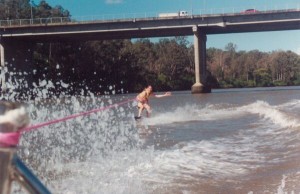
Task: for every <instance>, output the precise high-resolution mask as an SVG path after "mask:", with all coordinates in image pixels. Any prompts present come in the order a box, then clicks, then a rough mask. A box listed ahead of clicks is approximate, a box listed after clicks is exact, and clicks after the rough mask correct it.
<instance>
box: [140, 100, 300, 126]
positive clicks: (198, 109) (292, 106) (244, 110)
mask: <svg viewBox="0 0 300 194" xmlns="http://www.w3.org/2000/svg"><path fill="white" fill-rule="evenodd" d="M298 109H300V100H292V101H289V102H287V103H284V104H280V105H270V104H269V103H268V102H265V101H256V102H253V103H250V104H248V105H243V106H238V105H233V104H206V105H205V106H203V105H202V106H201V105H198V104H186V105H185V106H182V107H177V108H176V109H175V110H173V111H168V112H154V113H153V115H152V117H151V118H145V119H144V120H143V123H144V124H146V125H164V124H172V123H184V122H191V121H213V120H218V121H219V120H226V119H231V120H232V119H239V118H241V117H244V116H249V115H258V116H259V119H260V120H258V121H257V122H269V123H271V124H274V125H278V126H280V127H283V128H297V127H300V120H299V119H298V117H297V114H295V113H294V112H298Z"/></svg>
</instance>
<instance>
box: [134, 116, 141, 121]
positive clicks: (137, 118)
mask: <svg viewBox="0 0 300 194" xmlns="http://www.w3.org/2000/svg"><path fill="white" fill-rule="evenodd" d="M134 119H135V120H141V119H142V117H138V116H134Z"/></svg>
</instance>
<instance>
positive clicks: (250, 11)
mask: <svg viewBox="0 0 300 194" xmlns="http://www.w3.org/2000/svg"><path fill="white" fill-rule="evenodd" d="M258 12H259V11H258V10H256V9H246V10H245V11H242V12H241V13H258Z"/></svg>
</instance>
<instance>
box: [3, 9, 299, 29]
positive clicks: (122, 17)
mask: <svg viewBox="0 0 300 194" xmlns="http://www.w3.org/2000/svg"><path fill="white" fill-rule="evenodd" d="M281 7H282V6H281ZM278 8H279V6H273V7H271V8H270V7H260V8H256V7H247V8H244V7H239V8H215V9H191V10H190V11H189V15H191V16H192V15H200V16H209V15H227V14H247V13H245V12H244V11H245V10H246V9H255V10H258V12H255V13H252V14H256V13H262V12H267V13H271V12H272V13H276V12H282V11H292V10H293V11H300V4H298V5H296V6H295V5H293V6H288V5H286V6H285V7H283V9H278ZM170 12H172V11H170ZM173 12H174V11H173ZM166 13H168V12H166ZM147 18H159V13H157V12H147V13H126V14H125V13H124V14H102V15H90V16H72V17H71V18H70V17H51V18H32V19H11V20H10V19H7V20H0V27H9V26H28V25H51V24H56V25H57V24H66V23H86V22H93V21H97V22H101V21H103V22H107V21H126V20H135V19H147Z"/></svg>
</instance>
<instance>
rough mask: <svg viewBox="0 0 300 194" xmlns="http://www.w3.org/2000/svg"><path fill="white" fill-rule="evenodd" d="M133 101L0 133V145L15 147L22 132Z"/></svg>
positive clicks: (125, 102)
mask: <svg viewBox="0 0 300 194" xmlns="http://www.w3.org/2000/svg"><path fill="white" fill-rule="evenodd" d="M133 100H135V98H133V99H129V100H125V101H123V102H120V103H116V104H113V105H110V106H106V107H102V108H97V109H93V110H90V111H86V112H82V113H78V114H73V115H70V116H67V117H64V118H61V119H55V120H52V121H48V122H44V123H40V124H37V125H31V126H29V127H25V128H23V129H20V130H19V131H16V132H12V133H0V144H1V143H2V144H5V145H8V146H16V145H17V144H18V143H19V139H20V135H21V133H22V132H24V131H25V132H28V131H32V130H34V129H38V128H41V127H44V126H48V125H52V124H55V123H59V122H63V121H67V120H70V119H74V118H77V117H80V116H86V115H89V114H91V113H95V112H100V111H104V110H108V109H111V108H114V107H117V106H120V105H123V104H127V103H128V102H130V101H133Z"/></svg>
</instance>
